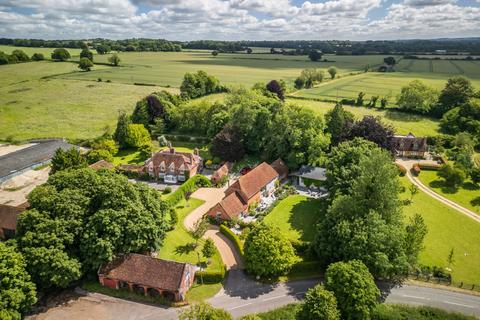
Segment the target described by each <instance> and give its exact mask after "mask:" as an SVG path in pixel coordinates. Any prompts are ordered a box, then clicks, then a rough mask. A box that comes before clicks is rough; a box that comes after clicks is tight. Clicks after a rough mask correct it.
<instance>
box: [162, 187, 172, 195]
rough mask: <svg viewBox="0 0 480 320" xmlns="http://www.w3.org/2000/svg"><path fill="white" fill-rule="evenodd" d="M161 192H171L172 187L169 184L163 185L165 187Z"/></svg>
mask: <svg viewBox="0 0 480 320" xmlns="http://www.w3.org/2000/svg"><path fill="white" fill-rule="evenodd" d="M163 193H164V194H169V193H172V187H170V186H167V187H165V189H163Z"/></svg>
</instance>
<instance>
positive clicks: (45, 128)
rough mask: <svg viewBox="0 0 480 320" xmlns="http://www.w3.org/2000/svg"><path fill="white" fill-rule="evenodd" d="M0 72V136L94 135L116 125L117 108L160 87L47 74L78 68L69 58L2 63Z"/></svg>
mask: <svg viewBox="0 0 480 320" xmlns="http://www.w3.org/2000/svg"><path fill="white" fill-rule="evenodd" d="M97 68H99V69H100V68H105V67H104V66H95V69H97ZM0 73H1V75H2V76H1V77H0V141H1V140H7V139H8V140H26V139H31V138H49V137H65V138H72V139H78V138H80V139H86V138H94V137H97V136H99V135H101V134H102V133H103V132H104V130H105V129H106V127H107V126H108V127H110V129H112V128H113V127H114V126H115V122H116V119H117V116H118V112H119V111H120V110H125V111H127V112H131V111H132V110H133V109H134V107H135V103H136V102H137V101H138V100H140V99H141V98H143V97H145V96H146V95H148V94H149V93H151V92H153V91H156V90H160V89H161V88H158V87H145V86H132V85H125V84H121V83H105V82H92V81H78V80H70V81H65V80H62V79H52V78H48V77H51V76H52V75H58V74H66V73H82V72H81V71H79V69H78V68H77V65H76V64H74V63H70V62H50V61H43V62H29V63H19V64H12V65H4V66H0ZM44 77H47V78H44ZM42 78H43V79H42ZM172 90H173V89H172Z"/></svg>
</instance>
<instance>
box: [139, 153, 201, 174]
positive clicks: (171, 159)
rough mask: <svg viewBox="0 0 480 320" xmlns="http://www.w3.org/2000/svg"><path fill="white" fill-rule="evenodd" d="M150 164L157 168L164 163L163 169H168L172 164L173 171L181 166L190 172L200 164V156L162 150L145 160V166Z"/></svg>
mask: <svg viewBox="0 0 480 320" xmlns="http://www.w3.org/2000/svg"><path fill="white" fill-rule="evenodd" d="M150 162H152V163H153V166H154V167H158V166H159V165H160V163H162V162H165V168H168V167H169V166H170V164H172V163H173V164H174V166H175V169H178V168H179V167H180V166H181V165H182V164H183V165H184V166H185V170H190V169H192V168H194V167H196V166H198V165H199V164H200V162H201V158H200V156H198V155H196V154H193V153H189V152H177V151H175V149H173V148H172V149H164V150H162V151H160V152H157V153H155V154H154V155H153V156H152V158H151V159H150V161H148V160H147V162H146V163H145V165H147V164H148V163H150Z"/></svg>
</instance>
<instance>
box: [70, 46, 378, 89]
mask: <svg viewBox="0 0 480 320" xmlns="http://www.w3.org/2000/svg"><path fill="white" fill-rule="evenodd" d="M108 57H109V55H102V56H99V55H97V56H95V62H107V61H108V60H107V59H108ZM119 57H120V59H121V60H122V62H121V67H117V68H110V69H102V70H96V71H93V72H88V73H82V74H80V73H77V74H72V75H65V76H61V78H65V79H77V80H85V79H88V80H95V79H97V78H102V79H104V80H106V79H109V80H111V81H114V82H121V83H129V84H132V83H136V82H137V83H149V84H155V85H159V86H173V87H178V86H180V84H181V81H182V78H183V75H184V74H185V73H186V72H195V71H197V70H204V71H206V72H207V73H208V74H212V75H214V76H216V77H218V78H219V79H220V81H221V82H223V83H227V84H243V85H246V86H251V85H253V84H255V83H257V82H266V81H270V80H272V79H285V80H287V81H289V82H292V81H293V79H295V78H296V77H297V76H298V75H299V74H300V72H301V71H302V70H303V69H305V68H320V69H325V70H326V69H327V68H328V67H330V66H331V65H335V66H337V68H338V69H339V74H345V73H349V72H354V71H358V70H361V69H362V68H363V67H364V66H365V65H367V64H374V63H379V62H381V61H382V60H383V56H375V55H372V56H362V57H356V56H325V58H327V59H328V60H330V61H329V62H323V61H320V62H312V61H310V60H309V59H308V57H307V56H283V55H266V54H241V53H238V54H231V53H229V54H220V55H218V56H217V57H213V56H212V55H211V54H210V53H209V52H122V53H120V54H119Z"/></svg>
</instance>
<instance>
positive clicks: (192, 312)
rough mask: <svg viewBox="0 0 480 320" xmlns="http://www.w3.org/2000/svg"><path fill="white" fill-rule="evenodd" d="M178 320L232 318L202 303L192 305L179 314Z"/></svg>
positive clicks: (222, 319) (221, 319) (222, 311)
mask: <svg viewBox="0 0 480 320" xmlns="http://www.w3.org/2000/svg"><path fill="white" fill-rule="evenodd" d="M178 318H179V319H180V320H232V316H231V315H230V314H229V313H228V312H227V311H225V310H223V309H216V308H214V307H212V306H211V305H210V304H208V303H205V302H202V303H198V304H194V305H192V306H190V307H189V308H187V309H184V310H182V311H181V312H180V314H179V316H178Z"/></svg>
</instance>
